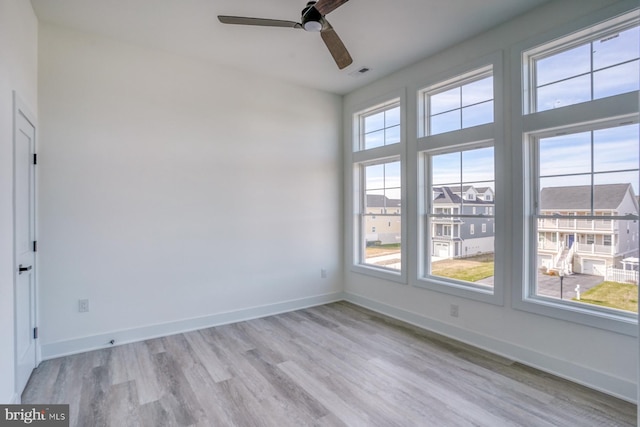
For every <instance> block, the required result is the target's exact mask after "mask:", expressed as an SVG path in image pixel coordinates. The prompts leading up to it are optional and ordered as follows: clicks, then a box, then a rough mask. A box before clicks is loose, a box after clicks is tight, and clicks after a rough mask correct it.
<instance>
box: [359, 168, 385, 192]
mask: <svg viewBox="0 0 640 427" xmlns="http://www.w3.org/2000/svg"><path fill="white" fill-rule="evenodd" d="M364 173H365V188H366V189H367V191H368V190H376V189H383V188H384V165H371V166H367V167H366V168H365V172H364ZM380 194H382V193H380Z"/></svg>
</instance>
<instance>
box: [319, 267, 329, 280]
mask: <svg viewBox="0 0 640 427" xmlns="http://www.w3.org/2000/svg"><path fill="white" fill-rule="evenodd" d="M320 277H321V278H323V279H326V278H327V269H326V268H321V269H320Z"/></svg>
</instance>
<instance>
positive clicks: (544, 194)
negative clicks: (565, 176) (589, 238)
mask: <svg viewBox="0 0 640 427" xmlns="http://www.w3.org/2000/svg"><path fill="white" fill-rule="evenodd" d="M630 187H631V184H603V185H594V186H593V208H594V209H616V208H617V207H618V206H620V204H621V203H622V200H623V199H624V198H625V196H626V194H627V193H628V192H629V191H630ZM631 192H632V193H631V194H633V190H631ZM540 209H541V210H567V209H578V210H589V209H591V186H590V185H574V186H567V187H546V188H543V189H542V191H541V192H540Z"/></svg>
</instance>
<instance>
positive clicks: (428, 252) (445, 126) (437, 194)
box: [417, 53, 504, 304]
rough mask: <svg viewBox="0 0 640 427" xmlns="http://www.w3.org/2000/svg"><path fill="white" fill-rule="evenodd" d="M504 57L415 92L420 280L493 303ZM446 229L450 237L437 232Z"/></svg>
mask: <svg viewBox="0 0 640 427" xmlns="http://www.w3.org/2000/svg"><path fill="white" fill-rule="evenodd" d="M501 60H502V57H501V54H499V53H497V54H494V55H490V56H487V57H485V58H482V59H479V60H477V61H475V63H474V65H471V64H469V65H468V66H465V67H460V68H458V69H457V70H452V72H451V74H450V75H449V76H442V77H441V78H439V79H437V80H436V81H434V82H433V83H432V84H429V85H425V87H424V88H422V89H421V90H419V91H418V120H419V123H418V144H417V147H418V154H419V155H420V157H421V159H420V160H421V161H420V163H419V170H418V175H419V180H420V181H419V183H418V185H419V188H420V189H421V191H420V193H419V194H420V200H419V201H418V206H419V207H420V213H421V217H420V219H419V225H418V226H419V230H418V231H419V234H418V236H419V245H420V253H419V259H418V268H419V271H418V281H417V285H418V286H421V287H425V288H428V289H434V290H437V291H439V292H444V293H449V294H452V295H457V296H461V297H465V298H470V299H475V300H478V301H483V302H489V303H493V304H502V295H503V294H502V288H501V286H494V283H501V281H502V276H501V273H500V272H498V274H496V271H495V262H494V259H495V257H496V251H495V247H494V239H495V237H494V236H495V230H496V229H495V217H494V215H493V212H494V210H493V208H494V206H496V201H495V194H496V181H495V152H496V150H495V147H496V146H498V145H500V146H502V145H503V144H504V141H503V139H502V128H503V126H502V117H501V114H500V113H499V112H500V111H502V99H503V97H502V96H500V94H501V93H502V92H501V85H496V84H494V79H495V80H496V81H498V79H500V78H501V75H502V71H501V70H502V62H501ZM451 76H454V77H451ZM471 128H472V129H471ZM489 224H491V226H489ZM443 227H451V235H448V234H447V235H443V234H440V233H439V231H440V230H444V228H443ZM481 230H482V233H481V232H480V231H481Z"/></svg>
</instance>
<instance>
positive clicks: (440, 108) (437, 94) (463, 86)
mask: <svg viewBox="0 0 640 427" xmlns="http://www.w3.org/2000/svg"><path fill="white" fill-rule="evenodd" d="M420 98H421V107H422V111H423V114H424V120H423V128H422V130H421V135H423V136H425V135H437V134H441V133H444V132H450V131H454V130H459V129H465V128H469V127H472V126H478V125H483V124H486V123H492V122H493V116H494V106H493V98H494V95H493V74H492V68H491V67H485V68H482V69H479V70H475V71H473V72H471V73H467V74H465V75H462V76H459V77H457V78H455V79H453V80H450V81H445V82H443V83H440V84H437V85H434V86H431V87H429V88H427V89H424V90H422V91H421V92H420ZM469 197H472V196H471V195H469Z"/></svg>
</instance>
